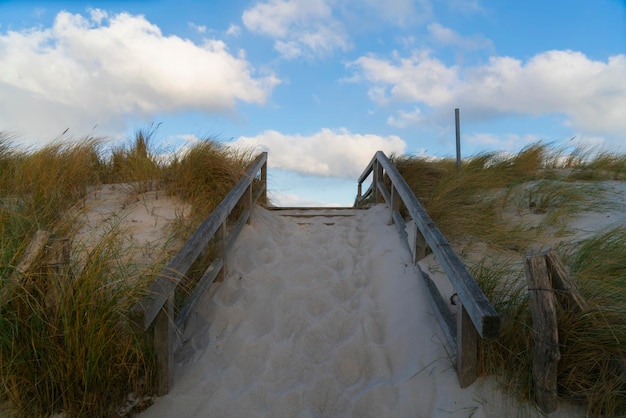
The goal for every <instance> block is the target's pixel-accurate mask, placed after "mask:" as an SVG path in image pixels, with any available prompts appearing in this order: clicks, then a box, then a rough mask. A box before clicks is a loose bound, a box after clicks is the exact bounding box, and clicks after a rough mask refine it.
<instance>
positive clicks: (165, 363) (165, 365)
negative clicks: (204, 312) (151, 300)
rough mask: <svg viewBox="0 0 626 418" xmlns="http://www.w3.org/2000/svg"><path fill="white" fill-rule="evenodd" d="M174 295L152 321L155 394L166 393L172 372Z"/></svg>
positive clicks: (174, 332)
mask: <svg viewBox="0 0 626 418" xmlns="http://www.w3.org/2000/svg"><path fill="white" fill-rule="evenodd" d="M173 315H174V296H173V295H172V296H170V297H169V298H168V300H167V301H166V303H165V304H164V306H163V307H162V308H161V310H160V311H159V313H158V315H157V317H156V319H155V321H154V330H153V338H154V354H155V356H156V368H157V395H159V396H162V395H166V394H167V393H168V392H169V390H170V386H171V384H172V377H173V373H174V350H173V347H174V340H175V338H176V331H175V329H174V326H173V321H174V317H173Z"/></svg>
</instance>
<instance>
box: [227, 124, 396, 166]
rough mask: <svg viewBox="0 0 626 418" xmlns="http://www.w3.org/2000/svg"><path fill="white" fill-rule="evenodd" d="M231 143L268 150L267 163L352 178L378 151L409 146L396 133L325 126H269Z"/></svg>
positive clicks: (392, 151) (393, 150)
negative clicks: (293, 129) (290, 131)
mask: <svg viewBox="0 0 626 418" xmlns="http://www.w3.org/2000/svg"><path fill="white" fill-rule="evenodd" d="M232 145H233V146H236V147H253V148H255V149H257V150H262V151H269V153H270V157H269V159H268V164H269V165H270V167H273V168H280V169H284V170H292V171H296V172H299V173H305V174H313V175H318V176H334V177H350V178H355V177H357V176H359V175H360V174H361V172H362V171H363V170H364V169H365V167H366V166H367V164H368V163H369V162H370V160H371V159H372V157H373V156H374V153H376V151H379V150H381V151H384V152H385V153H387V155H389V154H391V153H396V154H402V153H404V150H405V148H406V144H405V142H404V141H403V140H402V139H401V138H400V137H398V136H395V135H390V136H379V135H372V134H364V135H362V134H355V133H352V132H350V131H348V130H347V129H338V130H331V129H322V130H321V131H319V132H317V133H315V134H313V135H310V136H302V135H285V134H283V133H280V132H277V131H273V130H269V131H265V132H263V133H261V134H260V135H257V136H254V137H240V138H238V139H237V140H236V141H234V142H233V143H232Z"/></svg>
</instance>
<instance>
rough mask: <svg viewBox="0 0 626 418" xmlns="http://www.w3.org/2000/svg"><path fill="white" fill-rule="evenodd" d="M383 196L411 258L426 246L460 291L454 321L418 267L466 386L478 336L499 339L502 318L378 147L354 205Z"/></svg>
mask: <svg viewBox="0 0 626 418" xmlns="http://www.w3.org/2000/svg"><path fill="white" fill-rule="evenodd" d="M370 177H372V180H371V184H370V186H369V188H368V189H367V190H366V191H365V192H363V190H362V185H363V183H364V182H365V181H366V180H367V179H368V178H370ZM386 180H388V182H390V184H391V186H390V188H388V187H387V186H386V184H385V183H386ZM383 200H384V201H385V202H386V203H387V205H389V207H390V209H391V219H392V221H393V222H394V223H395V225H396V226H397V228H398V231H399V232H400V234H401V235H402V236H403V237H404V239H406V240H407V243H408V244H409V248H412V249H414V251H413V252H414V253H413V261H414V262H415V263H417V261H419V260H420V259H421V258H423V257H424V256H425V255H426V249H427V248H430V249H431V251H432V252H433V254H434V255H435V256H436V257H437V260H438V261H439V263H440V264H441V266H442V268H443V270H444V272H445V273H446V275H447V276H448V279H449V280H450V282H451V283H452V285H453V287H454V290H455V292H456V293H457V295H458V302H457V305H458V310H457V314H456V321H455V320H454V319H453V317H452V314H451V312H450V309H448V307H447V305H446V302H445V301H444V298H443V297H442V296H441V294H440V293H439V290H438V289H437V287H436V285H435V284H434V282H433V281H432V279H431V278H430V277H429V276H428V274H426V272H423V271H421V270H420V271H421V276H422V277H423V279H424V283H425V285H426V289H428V292H427V295H429V296H430V298H429V299H430V302H431V304H432V306H433V310H434V312H435V315H436V316H437V318H438V320H439V322H440V324H441V328H442V329H443V331H444V334H445V335H446V338H447V340H448V343H449V345H450V348H451V349H452V351H453V352H456V367H457V375H458V378H459V383H460V385H461V387H467V386H469V385H471V384H472V383H473V382H474V381H475V380H476V377H477V362H478V353H477V350H478V336H480V337H481V338H490V339H495V338H498V337H499V334H500V317H499V315H498V313H497V312H496V310H495V309H494V307H493V306H492V305H491V303H490V302H489V300H488V299H487V297H486V296H485V294H484V293H483V292H482V290H481V289H480V288H479V287H478V285H477V284H476V282H475V281H474V278H473V277H472V276H471V275H470V273H469V272H468V271H467V269H466V267H465V265H464V264H463V263H462V262H461V260H460V259H459V257H458V256H457V255H456V253H455V252H454V251H453V250H452V247H451V246H450V244H449V243H448V241H447V240H446V239H445V237H444V236H443V234H442V233H441V231H439V228H437V226H436V225H435V224H434V222H433V221H432V220H431V219H430V217H429V216H428V214H427V213H426V210H425V209H424V207H423V206H422V205H421V204H420V203H419V201H418V200H417V198H416V197H415V195H414V194H413V191H412V190H411V189H410V188H409V186H408V184H407V183H406V181H405V180H404V178H402V176H401V175H400V173H399V172H398V170H397V169H396V168H395V167H394V165H393V164H392V163H391V161H389V159H388V158H387V156H386V155H385V154H384V153H383V152H382V151H378V152H377V153H376V154H375V155H374V157H373V158H372V160H371V162H370V163H369V164H368V166H367V168H366V169H365V171H364V172H363V174H361V176H360V177H359V184H358V194H357V197H356V201H355V206H361V205H363V204H365V203H367V202H372V203H378V202H381V201H383ZM403 206H404V209H405V210H406V212H407V213H408V215H409V216H410V218H411V219H410V220H409V222H414V223H415V224H416V226H417V233H416V234H415V237H409V236H408V234H407V232H406V222H407V221H405V219H404V217H403V216H402V215H401V210H402V207H403ZM409 240H411V241H413V242H409Z"/></svg>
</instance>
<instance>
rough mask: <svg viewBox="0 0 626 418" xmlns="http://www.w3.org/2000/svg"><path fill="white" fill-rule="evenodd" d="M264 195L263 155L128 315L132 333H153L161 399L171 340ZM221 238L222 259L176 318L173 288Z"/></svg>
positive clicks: (208, 271)
mask: <svg viewBox="0 0 626 418" xmlns="http://www.w3.org/2000/svg"><path fill="white" fill-rule="evenodd" d="M259 172H260V180H261V181H260V183H261V184H260V187H259V190H257V192H256V193H253V190H252V186H253V182H254V180H255V179H256V178H257V175H258V174H259ZM266 190H267V153H266V152H263V153H261V154H259V156H258V157H257V158H256V159H255V160H254V161H253V162H252V163H251V164H250V166H249V167H248V169H247V170H246V173H245V175H244V176H243V177H242V179H241V180H240V181H239V182H238V183H237V184H236V185H235V186H234V187H233V188H232V189H231V191H230V192H229V193H228V194H227V195H226V197H225V198H224V200H222V201H221V202H220V204H219V205H218V206H217V207H216V208H215V210H214V211H213V212H212V213H211V214H210V215H209V217H208V218H207V219H206V220H205V221H204V222H202V224H200V226H199V227H198V229H196V231H195V232H194V233H193V235H192V236H191V237H190V238H189V239H188V240H187V242H186V243H185V245H184V246H183V248H182V249H181V250H180V251H179V252H178V253H177V254H176V255H175V256H174V257H173V258H172V259H171V260H170V262H169V263H168V264H167V266H165V267H164V268H163V269H162V270H161V271H160V272H159V274H158V275H157V276H156V278H155V279H154V281H153V282H152V283H151V284H150V285H149V286H148V289H147V291H146V295H145V296H144V297H143V299H141V300H140V301H139V302H137V303H136V304H135V305H134V306H133V307H132V308H131V311H130V318H131V325H132V326H133V329H134V330H135V331H136V332H145V331H147V330H148V329H149V328H150V327H154V340H155V353H156V356H157V369H158V370H157V374H158V381H159V382H158V388H157V389H158V392H159V395H161V394H165V393H167V392H168V391H169V385H170V379H171V368H172V365H173V358H172V356H173V352H174V350H175V349H176V347H177V346H178V343H179V342H178V340H177V339H176V338H175V335H176V334H177V333H178V332H179V328H181V327H182V325H183V323H184V321H185V319H186V318H187V316H188V315H189V313H190V312H191V311H192V310H193V308H194V306H195V305H196V304H197V302H198V301H199V299H200V298H201V296H202V295H203V294H204V293H205V292H206V290H207V289H208V288H209V286H210V285H211V283H213V281H214V280H215V279H216V278H217V276H218V274H219V273H220V272H221V271H223V270H224V269H225V267H226V265H225V264H226V263H225V260H224V255H225V253H226V251H227V250H228V248H229V247H230V246H231V245H232V244H233V243H234V241H235V239H236V238H237V235H238V234H239V232H240V231H241V229H242V228H243V225H244V223H246V222H247V221H248V219H249V217H250V211H251V210H252V207H253V205H254V203H255V202H256V201H257V200H258V199H259V198H260V197H261V196H265V193H266ZM239 202H243V204H244V210H243V211H242V213H241V215H240V216H239V219H238V220H237V221H236V223H235V225H234V226H233V227H232V228H231V229H230V231H227V227H226V222H227V219H228V217H229V216H230V214H231V212H232V211H233V209H234V208H235V207H236V206H237V205H238V204H239ZM218 232H220V237H219V238H220V241H221V244H220V247H221V248H220V253H221V254H218V256H216V257H214V258H213V260H212V261H211V260H208V261H211V263H210V265H209V266H208V267H207V268H206V271H205V273H204V274H203V275H202V277H201V278H200V280H199V281H198V283H197V284H196V286H195V288H194V290H193V291H192V292H191V295H190V296H189V298H188V299H187V300H186V301H185V303H184V305H183V306H182V308H181V309H180V312H179V315H178V317H176V318H174V309H173V302H174V294H175V291H176V288H177V286H178V285H179V284H180V283H181V281H182V279H183V278H184V277H185V276H186V275H187V273H188V272H189V270H190V269H191V267H192V265H193V264H194V263H195V262H196V260H198V258H199V257H200V256H201V255H202V254H205V251H206V249H207V246H208V245H209V243H210V242H211V240H212V239H214V237H215V236H216V234H217V233H218Z"/></svg>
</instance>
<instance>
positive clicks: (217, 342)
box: [141, 205, 580, 417]
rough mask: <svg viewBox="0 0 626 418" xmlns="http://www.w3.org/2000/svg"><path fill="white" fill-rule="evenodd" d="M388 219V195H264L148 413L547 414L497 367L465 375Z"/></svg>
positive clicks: (568, 412) (563, 410)
mask: <svg viewBox="0 0 626 418" xmlns="http://www.w3.org/2000/svg"><path fill="white" fill-rule="evenodd" d="M388 219H389V214H388V212H387V209H386V208H385V207H384V206H383V205H378V206H376V207H374V208H372V209H370V210H367V211H356V212H355V214H354V216H351V217H332V218H328V217H323V218H322V217H320V218H291V217H284V216H279V215H277V214H276V213H273V212H270V211H266V210H264V209H261V208H256V209H255V211H254V213H253V219H252V224H251V225H249V226H246V227H245V228H244V230H243V231H242V234H241V236H240V238H239V239H238V241H237V244H236V246H235V248H234V250H233V252H232V254H230V255H229V258H228V262H229V265H230V266H231V267H230V271H229V274H228V276H227V278H226V280H225V281H224V283H223V284H222V285H220V286H216V287H215V289H214V290H213V291H212V292H211V293H210V294H208V295H207V296H206V298H205V300H204V303H203V304H202V307H201V308H200V309H199V311H198V312H197V313H196V314H195V316H193V317H192V318H191V321H190V323H189V326H188V329H187V336H186V338H187V341H185V344H184V346H183V349H182V350H181V352H179V353H178V355H177V358H178V365H177V368H176V379H175V383H174V385H173V388H172V390H171V392H170V394H168V395H167V396H164V397H162V398H160V399H158V400H157V402H156V403H155V404H154V405H153V406H152V407H150V408H149V409H148V410H147V411H145V412H144V413H143V414H142V415H141V416H142V417H183V416H185V417H193V416H198V417H205V416H214V417H255V416H258V417H350V416H352V417H431V416H446V417H467V416H474V417H491V416H493V417H502V416H517V415H526V416H535V415H538V413H536V411H534V410H533V409H532V408H531V407H529V406H528V405H525V406H520V405H516V404H515V403H514V402H512V401H510V400H509V399H508V398H507V397H505V396H504V395H502V394H501V393H500V392H499V391H498V390H497V389H496V388H495V386H494V385H493V384H492V382H491V381H489V380H483V381H479V382H477V383H476V384H474V385H472V386H471V387H469V388H467V389H460V388H459V386H458V383H457V380H456V373H455V370H454V368H453V365H452V363H451V361H450V359H449V357H448V354H447V353H446V350H445V348H444V346H443V341H444V339H443V335H442V333H441V330H440V329H439V327H438V325H437V323H436V320H435V318H434V317H433V315H432V314H431V311H430V306H429V304H428V302H427V300H426V299H425V295H424V293H423V292H424V290H423V289H422V285H421V283H420V282H419V281H418V280H417V277H416V274H417V272H416V269H415V267H414V266H412V264H411V260H410V256H409V252H408V250H407V249H406V246H404V245H403V244H402V243H401V241H400V238H399V235H398V233H397V231H396V230H395V227H394V226H391V225H388V224H387V223H388ZM577 414H580V412H579V411H577V410H574V409H571V408H568V407H567V406H562V407H561V408H560V409H559V411H558V412H557V414H555V415H554V416H576V415H577Z"/></svg>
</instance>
